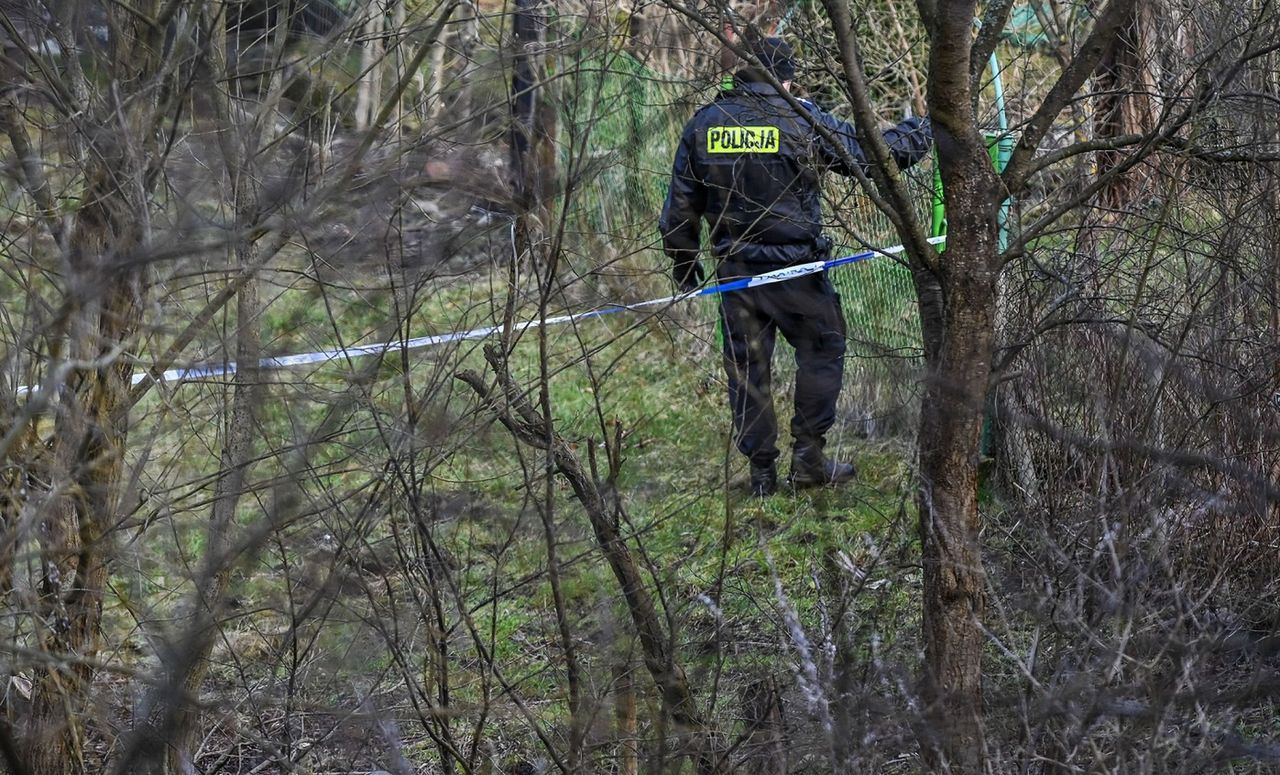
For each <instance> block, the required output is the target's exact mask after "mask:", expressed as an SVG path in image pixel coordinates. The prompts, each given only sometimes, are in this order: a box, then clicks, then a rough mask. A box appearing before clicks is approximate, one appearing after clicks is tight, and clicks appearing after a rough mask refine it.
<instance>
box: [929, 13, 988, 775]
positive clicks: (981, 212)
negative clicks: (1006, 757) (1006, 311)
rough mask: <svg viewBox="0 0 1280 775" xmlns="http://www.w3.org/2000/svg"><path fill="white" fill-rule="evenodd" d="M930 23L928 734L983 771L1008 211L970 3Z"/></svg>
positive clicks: (958, 761)
mask: <svg viewBox="0 0 1280 775" xmlns="http://www.w3.org/2000/svg"><path fill="white" fill-rule="evenodd" d="M937 11H938V16H937V17H936V19H935V20H934V24H933V25H932V27H933V29H932V31H931V32H932V34H931V38H932V41H931V43H932V45H931V47H930V63H929V69H930V72H929V107H930V115H931V116H932V119H933V129H934V138H935V141H936V143H937V149H938V160H939V165H940V168H941V174H942V182H943V188H944V191H945V204H946V207H947V220H948V241H947V249H946V252H945V253H944V254H942V256H941V261H940V277H939V280H940V284H941V291H942V299H943V303H942V304H941V305H939V304H937V301H938V299H937V298H936V289H934V288H930V287H927V286H925V285H923V284H922V283H921V280H922V279H925V278H924V277H923V273H919V272H917V284H918V285H920V286H921V287H920V288H919V290H920V296H921V317H922V324H923V326H924V328H925V331H924V338H925V342H926V348H925V357H926V363H925V366H926V385H925V395H924V402H923V406H922V407H921V418H920V435H919V447H920V452H919V455H920V461H919V462H920V479H921V481H920V491H919V495H918V498H917V505H918V508H919V514H920V542H921V553H922V560H923V565H924V606H923V609H924V640H925V671H924V680H923V686H922V689H923V696H924V700H925V706H926V714H927V716H926V718H927V720H928V721H929V724H928V727H929V728H928V729H927V730H926V732H925V734H924V736H923V740H922V743H923V748H924V754H925V759H926V761H927V763H928V764H929V766H930V767H931V768H932V769H933V770H934V771H938V772H942V771H947V772H951V773H981V772H982V771H983V769H984V766H985V762H984V754H983V730H982V647H983V636H982V630H981V621H982V616H983V608H984V574H983V567H982V554H981V547H980V544H979V540H978V532H979V514H978V488H977V481H978V450H979V444H980V440H981V435H982V422H983V414H984V406H985V403H986V402H985V399H986V394H987V386H988V381H989V379H990V374H991V356H992V345H993V342H994V335H995V318H996V298H997V288H996V278H997V276H998V271H997V267H998V263H997V236H998V218H997V216H998V212H999V207H1000V202H1001V199H1002V197H1003V193H1002V191H1001V189H1000V186H999V180H998V179H997V177H996V172H995V170H994V169H993V167H992V165H991V160H990V158H989V157H988V155H987V149H986V144H985V142H984V140H983V137H982V135H981V134H980V133H979V132H978V129H977V121H976V116H974V114H973V102H972V83H971V81H970V75H969V60H970V48H971V35H970V31H969V30H970V26H971V20H972V19H973V16H974V7H973V4H971V3H963V2H961V3H955V4H939V7H938V9H937Z"/></svg>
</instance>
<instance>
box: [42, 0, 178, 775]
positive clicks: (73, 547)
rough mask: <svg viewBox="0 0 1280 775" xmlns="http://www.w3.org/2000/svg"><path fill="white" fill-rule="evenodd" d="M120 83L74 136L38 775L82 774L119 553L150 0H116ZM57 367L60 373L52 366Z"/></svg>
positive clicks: (153, 149) (143, 193)
mask: <svg viewBox="0 0 1280 775" xmlns="http://www.w3.org/2000/svg"><path fill="white" fill-rule="evenodd" d="M107 12H108V13H109V14H110V15H111V17H112V26H111V30H112V33H111V35H112V37H111V61H110V67H111V75H112V81H113V83H114V84H115V88H113V89H112V90H111V91H110V96H109V97H108V99H107V101H106V102H105V103H101V104H97V105H87V106H86V108H87V109H89V110H93V111H95V113H97V115H98V119H97V122H96V124H95V122H92V121H88V122H86V125H96V126H98V127H100V128H101V129H100V130H99V131H94V132H92V133H90V132H85V133H83V134H82V135H80V136H79V137H77V142H79V143H81V144H83V147H84V148H85V149H86V152H85V153H84V154H83V157H82V158H83V159H84V167H83V172H84V181H85V183H84V188H83V191H82V194H81V198H80V202H81V204H80V207H79V208H78V209H77V211H76V213H75V216H74V220H73V223H72V226H71V229H70V233H69V236H68V237H67V243H66V245H67V259H68V260H67V266H68V269H69V272H70V275H69V276H68V277H67V278H66V279H67V286H68V288H69V290H68V294H69V299H68V301H69V303H70V305H71V308H72V310H73V312H72V314H71V319H70V321H71V322H70V328H69V333H68V337H67V341H66V356H67V359H68V360H69V361H71V362H74V363H77V364H87V365H85V366H82V367H81V368H80V369H79V370H77V371H73V372H72V374H71V376H70V377H69V378H68V380H67V386H66V389H65V390H64V391H63V399H62V403H61V405H60V406H59V414H58V416H57V419H56V421H55V425H54V437H53V443H52V449H51V454H50V458H51V459H52V461H53V465H54V469H53V478H54V481H53V485H52V492H53V495H52V496H51V497H50V500H49V502H48V503H47V504H45V505H44V509H43V510H44V512H45V513H44V516H43V521H42V524H41V528H40V529H41V536H40V544H41V565H40V574H41V578H40V581H39V592H40V600H39V606H38V610H37V611H36V626H37V632H38V633H39V637H40V639H41V649H42V650H43V651H44V652H45V653H46V654H48V655H49V659H48V661H47V662H45V663H44V664H40V665H37V668H36V680H35V690H34V692H33V695H32V702H31V709H30V712H29V713H28V714H27V715H26V718H25V719H24V720H23V721H24V729H23V740H22V744H23V748H24V753H25V755H26V757H27V764H28V766H29V768H30V772H31V773H32V775H63V774H64V773H68V772H81V771H84V769H85V761H84V748H85V720H86V715H87V713H88V711H89V708H90V703H89V699H90V698H89V694H90V685H91V682H92V680H93V676H94V667H93V665H94V664H95V661H96V658H97V655H98V649H99V626H100V623H101V619H102V601H103V593H104V590H105V587H106V581H107V576H108V572H109V565H110V562H111V560H112V558H113V555H114V552H113V551H112V547H111V541H112V532H111V531H112V529H113V527H114V525H115V524H116V521H117V519H116V518H117V513H116V511H117V507H118V501H119V494H120V485H121V481H122V479H123V477H124V472H125V466H124V463H125V460H124V453H125V442H126V440H127V436H128V406H129V387H130V378H131V376H132V373H133V363H132V361H131V360H130V359H129V358H127V357H125V354H126V353H129V352H132V351H134V350H135V349H136V348H135V342H136V340H137V335H138V332H139V329H140V325H141V318H142V309H143V297H144V294H145V288H146V282H145V275H146V255H145V249H146V245H147V231H146V224H147V223H148V222H149V219H148V217H147V210H148V207H149V197H150V191H151V190H152V189H153V188H154V180H155V176H154V175H153V165H154V164H155V162H156V158H157V156H158V154H160V153H162V150H161V148H160V147H159V146H158V144H157V142H156V132H155V126H156V124H155V121H156V117H157V115H158V112H157V99H156V96H155V95H156V91H154V89H155V84H154V83H153V78H152V76H153V74H154V73H156V72H158V68H159V65H160V61H159V59H160V57H159V54H160V52H161V49H162V44H163V40H162V35H163V30H159V29H155V28H154V25H152V26H146V25H144V24H143V23H142V22H141V21H139V20H140V19H150V18H154V17H155V15H156V8H155V4H154V2H143V3H140V4H139V5H138V7H135V8H122V7H119V6H110V7H109V8H108V11H107ZM55 367H56V366H55Z"/></svg>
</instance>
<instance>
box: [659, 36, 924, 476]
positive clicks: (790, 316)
mask: <svg viewBox="0 0 1280 775" xmlns="http://www.w3.org/2000/svg"><path fill="white" fill-rule="evenodd" d="M751 51H752V53H753V54H754V55H755V58H756V59H757V60H759V62H760V64H761V66H762V67H763V68H767V69H768V71H769V72H770V73H772V74H773V76H774V78H775V79H776V80H777V81H778V82H780V83H781V84H782V86H783V88H784V89H789V88H790V85H791V80H792V78H793V77H794V76H795V65H794V63H793V59H792V51H791V47H790V46H789V45H787V43H785V42H784V41H783V40H781V39H779V38H765V39H763V40H759V41H757V42H755V43H754V44H752V45H751ZM800 104H801V106H802V107H801V111H803V112H804V114H803V115H802V113H801V111H797V110H796V108H794V107H793V106H792V104H791V103H790V102H789V101H788V100H787V99H786V98H785V97H784V96H783V95H782V94H781V93H779V92H778V91H777V89H775V87H774V86H773V85H772V84H770V83H769V82H768V80H767V78H766V77H765V75H764V74H763V72H762V71H761V70H760V69H757V68H755V67H746V68H744V69H741V70H739V71H738V72H737V73H736V75H735V77H734V85H733V88H732V89H731V90H729V91H726V92H722V93H721V94H720V95H719V96H718V97H717V98H716V99H715V100H714V101H713V102H712V103H711V104H709V105H706V106H705V107H703V108H702V109H700V110H699V111H698V112H697V113H696V114H695V115H694V117H693V118H692V119H691V120H690V121H689V123H688V124H686V125H685V128H684V133H683V135H682V136H681V138H680V146H679V148H678V149H677V150H676V157H675V163H674V165H673V167H672V171H671V190H670V193H669V194H668V196H667V201H666V204H665V205H664V207H663V209H662V218H661V220H660V223H659V226H660V228H661V230H662V235H663V247H664V248H665V250H666V252H667V255H668V256H670V258H671V259H672V261H673V262H674V277H675V280H676V283H677V284H678V285H679V286H680V288H681V290H684V291H689V290H693V289H695V288H697V287H698V286H699V285H701V284H702V282H703V280H704V276H703V269H702V265H701V264H700V263H699V261H698V252H699V247H700V245H699V240H700V236H701V221H702V219H704V218H705V219H706V220H707V222H708V224H709V226H710V228H711V245H712V250H713V251H714V254H715V257H716V260H717V265H716V274H717V276H718V277H719V279H720V280H721V281H724V280H730V279H735V278H740V277H746V276H752V275H756V274H761V273H763V272H768V271H771V270H774V269H780V268H782V267H786V266H790V265H793V264H803V263H808V262H811V261H820V260H825V259H827V258H829V257H830V248H831V243H830V241H829V240H828V239H826V238H825V237H824V236H823V235H822V206H821V203H820V201H819V196H820V183H821V176H822V173H823V172H824V171H825V170H832V171H834V172H837V173H839V174H842V175H846V176H852V175H853V174H854V171H853V169H852V168H851V167H850V166H849V162H852V163H853V164H856V165H865V164H866V158H865V156H864V155H863V152H862V149H861V148H860V147H859V145H858V141H857V140H856V133H855V130H854V128H853V127H852V126H851V125H849V124H848V123H846V122H844V121H841V120H840V119H838V118H835V117H834V116H832V115H830V114H828V113H826V112H824V111H822V110H821V109H819V108H818V107H816V106H814V105H813V104H811V103H808V102H803V101H801V103H800ZM814 124H817V125H820V126H822V127H824V128H825V129H826V134H828V135H830V136H831V137H832V138H833V139H834V140H835V141H836V143H838V144H839V146H841V147H836V145H835V144H833V143H831V142H829V141H828V140H827V139H824V138H823V137H822V133H820V132H818V131H817V130H815V129H814ZM884 139H885V142H886V144H887V145H888V146H889V150H890V152H891V153H892V155H893V158H894V160H895V161H896V162H897V164H898V166H900V167H903V168H905V167H908V166H910V165H912V164H914V163H916V162H917V161H919V160H920V159H922V158H924V156H925V155H926V154H927V153H928V152H929V149H930V148H931V147H932V144H933V138H932V133H931V131H930V128H929V122H928V120H927V119H918V118H911V119H907V120H906V121H903V122H902V123H900V124H898V125H897V126H896V127H894V128H892V129H889V130H888V131H886V132H884ZM842 151H843V153H842ZM720 320H721V325H722V330H723V332H724V366H725V372H726V373H727V375H728V383H729V405H730V408H731V409H732V412H733V424H734V431H735V438H734V441H735V443H736V445H737V447H738V450H739V451H740V452H742V454H744V455H746V456H747V458H748V459H749V460H750V461H751V491H752V494H754V495H756V496H760V497H763V496H766V495H771V494H773V493H774V492H775V491H776V490H777V487H778V475H777V468H776V461H777V458H778V447H777V438H778V430H777V420H776V419H775V417H774V411H773V397H772V395H771V393H770V382H771V362H772V357H773V347H774V342H775V338H776V335H777V333H778V332H781V333H782V335H783V336H784V337H785V338H786V340H787V341H788V342H790V343H791V345H792V347H794V348H795V351H796V366H797V371H796V388H795V413H794V415H793V417H792V419H791V435H792V437H793V439H794V446H793V448H792V454H791V473H790V481H791V483H792V485H794V486H796V487H809V486H815V485H825V484H838V483H841V482H846V481H849V480H850V479H852V478H854V476H856V470H855V468H854V467H853V465H852V464H850V463H845V462H840V461H836V460H832V459H830V458H828V457H827V456H826V455H825V454H824V452H823V446H824V443H825V436H826V433H827V431H828V430H829V429H830V428H831V426H832V424H833V423H834V422H835V408H836V398H837V396H838V395H839V393H840V386H841V382H842V380H843V377H844V353H845V323H844V313H843V311H842V310H841V308H840V297H839V295H838V294H837V293H836V291H835V289H834V288H833V287H832V285H831V281H830V279H829V278H828V277H827V273H826V272H820V273H815V274H811V275H806V276H803V277H798V278H795V279H792V280H788V281H786V282H781V283H775V284H772V285H762V286H759V287H756V288H748V289H745V290H740V291H731V292H729V293H725V294H722V295H721V297H720Z"/></svg>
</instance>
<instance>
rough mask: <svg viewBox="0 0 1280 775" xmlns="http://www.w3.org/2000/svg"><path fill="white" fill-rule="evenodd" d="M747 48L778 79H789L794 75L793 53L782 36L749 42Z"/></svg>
mask: <svg viewBox="0 0 1280 775" xmlns="http://www.w3.org/2000/svg"><path fill="white" fill-rule="evenodd" d="M748 50H749V51H750V52H751V53H752V54H753V55H754V56H755V58H756V59H758V60H760V64H761V65H763V66H764V68H765V69H766V70H768V71H769V72H771V73H773V77H774V78H777V79H778V80H779V81H790V80H793V79H794V78H795V77H796V63H795V60H794V59H793V58H792V57H793V56H794V53H793V52H792V51H791V46H790V45H788V44H787V42H786V41H785V40H783V39H782V38H762V39H761V40H757V41H756V42H754V43H752V44H750V45H749V46H748ZM749 67H752V66H750V65H749Z"/></svg>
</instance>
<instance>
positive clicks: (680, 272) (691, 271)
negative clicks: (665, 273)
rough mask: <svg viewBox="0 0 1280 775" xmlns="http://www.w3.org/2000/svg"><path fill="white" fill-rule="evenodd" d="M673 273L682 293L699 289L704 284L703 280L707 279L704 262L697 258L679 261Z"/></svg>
mask: <svg viewBox="0 0 1280 775" xmlns="http://www.w3.org/2000/svg"><path fill="white" fill-rule="evenodd" d="M671 274H672V276H673V277H674V278H675V281H676V285H677V286H679V288H680V292H681V293H688V292H690V291H696V290H698V288H700V287H701V286H702V281H703V280H705V279H706V275H705V274H704V273H703V271H702V262H701V261H698V260H697V259H694V260H692V261H682V262H680V263H677V264H676V265H675V267H674V269H673V270H672V273H671Z"/></svg>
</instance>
